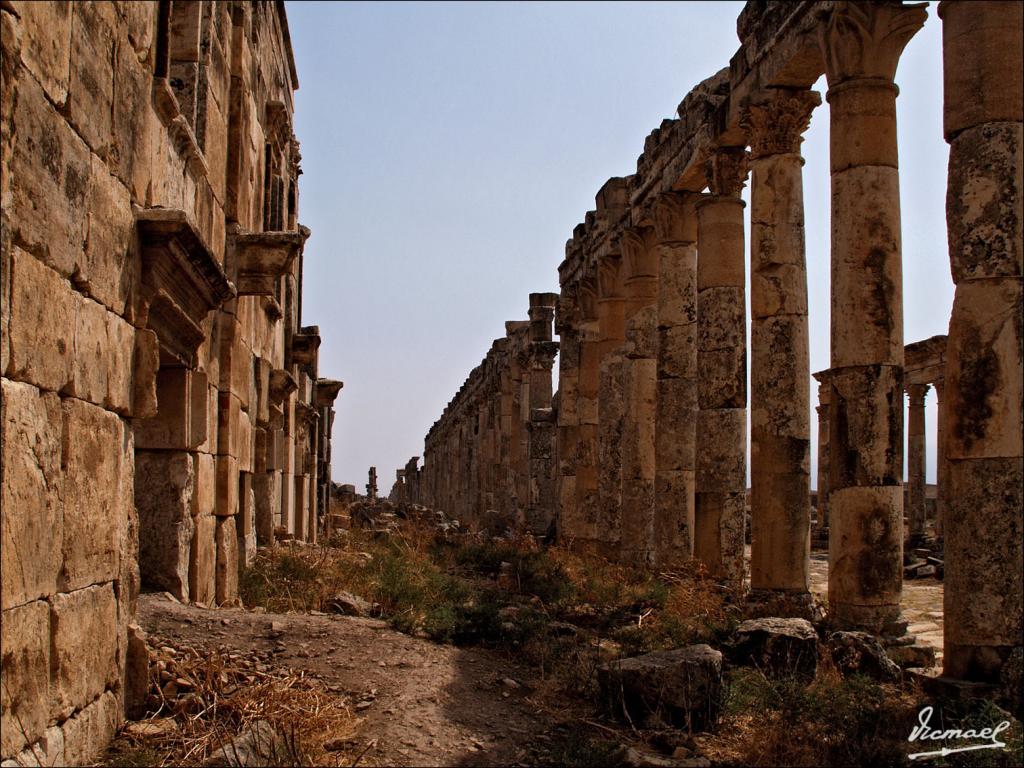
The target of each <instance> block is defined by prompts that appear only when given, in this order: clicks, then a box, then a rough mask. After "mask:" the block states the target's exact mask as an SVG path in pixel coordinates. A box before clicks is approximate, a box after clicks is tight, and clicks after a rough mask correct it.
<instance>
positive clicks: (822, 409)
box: [814, 370, 831, 530]
mask: <svg viewBox="0 0 1024 768" xmlns="http://www.w3.org/2000/svg"><path fill="white" fill-rule="evenodd" d="M814 378H815V379H817V380H818V407H817V411H818V528H819V530H827V529H828V474H829V445H828V423H829V394H830V391H831V385H830V384H829V382H828V371H827V370H824V371H818V372H817V373H816V374H814Z"/></svg>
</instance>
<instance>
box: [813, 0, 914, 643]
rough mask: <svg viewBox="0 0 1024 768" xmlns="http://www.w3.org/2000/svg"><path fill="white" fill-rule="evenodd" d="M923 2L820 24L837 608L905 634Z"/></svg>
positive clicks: (838, 15)
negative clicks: (911, 108)
mask: <svg viewBox="0 0 1024 768" xmlns="http://www.w3.org/2000/svg"><path fill="white" fill-rule="evenodd" d="M926 16H927V12H926V11H925V10H924V9H923V8H920V7H911V6H903V5H881V4H868V3H847V4H843V5H841V6H837V7H836V8H835V9H834V10H832V11H831V13H830V14H829V16H828V17H827V18H826V19H825V20H824V21H823V22H822V27H821V35H820V39H821V44H822V52H823V54H824V59H825V74H826V77H827V78H828V85H829V90H828V94H827V98H828V102H829V105H830V109H829V112H830V123H831V133H830V140H831V152H830V164H831V171H832V344H831V349H832V352H831V369H832V370H831V374H830V378H831V381H832V394H831V414H830V416H831V424H830V430H829V438H830V442H831V447H832V461H831V478H830V482H829V486H830V488H831V493H830V496H829V505H830V510H829V514H830V531H829V587H828V595H829V606H830V619H831V620H832V621H833V623H834V624H835V625H836V626H839V627H844V628H854V629H864V630H868V631H873V632H881V633H883V634H900V633H902V631H903V629H905V625H902V628H901V625H900V624H899V615H900V594H901V590H902V577H903V562H902V560H903V536H902V528H903V487H902V479H903V467H902V463H903V462H902V458H903V445H902V442H903V440H902V438H903V271H902V256H901V237H900V195H899V170H898V162H897V146H896V94H897V92H898V89H897V88H896V85H895V84H894V82H893V78H894V77H895V74H896V65H897V63H898V61H899V56H900V54H901V53H902V51H903V48H904V46H905V45H906V43H907V42H908V41H909V40H910V38H911V37H912V36H913V35H914V33H915V32H917V30H918V29H920V28H921V25H922V24H923V23H924V20H925V17H926Z"/></svg>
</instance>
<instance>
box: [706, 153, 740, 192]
mask: <svg viewBox="0 0 1024 768" xmlns="http://www.w3.org/2000/svg"><path fill="white" fill-rule="evenodd" d="M748 169H749V163H748V160H747V151H746V150H745V149H744V148H743V147H721V148H719V149H716V150H715V151H713V152H712V153H711V155H710V156H709V157H708V159H707V162H706V163H705V164H704V174H705V176H706V178H707V182H708V189H710V190H711V194H713V195H718V196H722V197H739V196H740V194H742V192H743V187H744V186H745V185H746V181H747V171H748Z"/></svg>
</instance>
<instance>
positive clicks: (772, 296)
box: [750, 244, 807, 318]
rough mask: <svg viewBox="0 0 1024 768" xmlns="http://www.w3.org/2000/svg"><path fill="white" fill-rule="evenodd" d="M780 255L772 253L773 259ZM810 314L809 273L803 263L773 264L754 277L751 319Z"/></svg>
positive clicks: (754, 273) (751, 282)
mask: <svg viewBox="0 0 1024 768" xmlns="http://www.w3.org/2000/svg"><path fill="white" fill-rule="evenodd" d="M800 253H801V254H803V248H802V244H801V250H800ZM778 255H779V254H776V253H772V256H773V257H777V256H778ZM806 314H807V270H806V268H805V267H804V264H803V263H802V260H801V263H800V264H775V263H772V264H770V265H767V266H765V267H762V268H760V269H758V270H757V271H756V272H753V273H752V274H751V275H750V315H751V317H755V318H763V317H775V316H776V315H806Z"/></svg>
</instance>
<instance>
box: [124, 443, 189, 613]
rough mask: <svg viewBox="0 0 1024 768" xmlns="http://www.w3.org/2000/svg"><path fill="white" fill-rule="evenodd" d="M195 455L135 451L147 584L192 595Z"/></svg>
mask: <svg viewBox="0 0 1024 768" xmlns="http://www.w3.org/2000/svg"><path fill="white" fill-rule="evenodd" d="M195 481H196V478H195V468H194V466H193V461H192V457H191V456H190V455H189V454H187V453H183V452H178V451H173V452H164V451H161V452H155V451H138V452H137V453H136V454H135V505H136V507H137V508H138V510H139V566H140V569H141V578H142V582H143V583H144V584H147V585H149V586H152V587H155V588H158V589H165V590H167V591H169V592H170V593H171V594H173V595H174V596H175V597H177V598H178V599H180V600H188V599H189V562H190V557H189V549H190V547H191V543H192V536H193V531H194V524H193V521H192V496H193V493H194V489H195Z"/></svg>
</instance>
